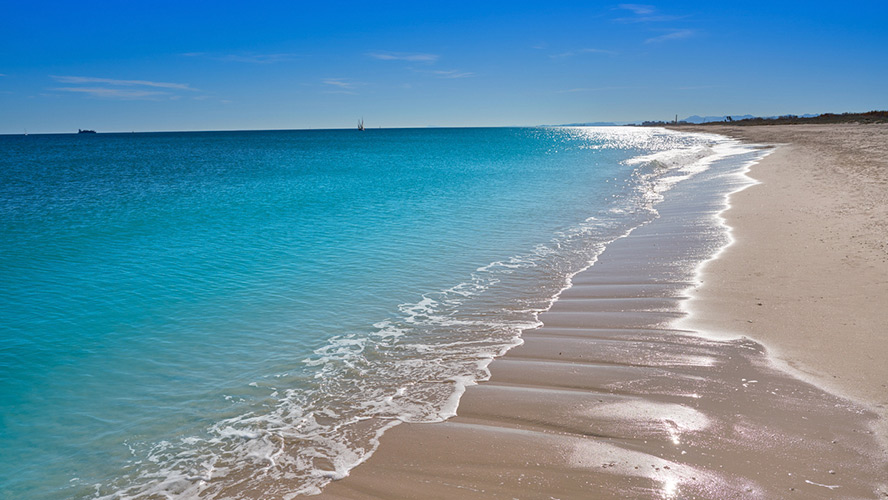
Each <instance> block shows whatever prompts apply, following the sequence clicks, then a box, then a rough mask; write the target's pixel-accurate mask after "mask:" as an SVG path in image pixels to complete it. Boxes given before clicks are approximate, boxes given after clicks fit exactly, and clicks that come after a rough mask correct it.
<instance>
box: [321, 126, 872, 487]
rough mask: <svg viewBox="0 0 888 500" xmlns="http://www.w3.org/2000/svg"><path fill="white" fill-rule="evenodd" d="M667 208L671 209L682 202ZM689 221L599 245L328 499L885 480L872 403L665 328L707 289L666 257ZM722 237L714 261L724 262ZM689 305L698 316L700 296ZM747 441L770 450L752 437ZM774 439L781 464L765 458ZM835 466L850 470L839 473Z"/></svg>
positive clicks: (731, 347) (761, 352)
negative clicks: (445, 414) (469, 376)
mask: <svg viewBox="0 0 888 500" xmlns="http://www.w3.org/2000/svg"><path fill="white" fill-rule="evenodd" d="M681 131H688V129H687V128H686V127H684V128H682V129H681ZM695 131H696V130H695ZM699 131H701V132H707V133H713V132H715V133H720V132H717V131H715V130H713V129H712V127H706V129H704V130H699ZM724 135H728V134H724ZM755 142H765V141H755ZM770 142H773V141H770ZM740 191H742V189H738V190H737V192H732V194H731V201H732V202H733V201H734V196H735V195H737V194H738V193H739V192H740ZM668 197H669V195H667V198H668ZM679 205H680V204H679ZM734 205H736V204H734ZM658 209H661V210H665V211H667V212H668V211H670V210H673V213H672V214H671V215H669V217H672V218H676V219H677V220H681V219H682V217H683V215H682V214H683V213H684V212H688V207H687V205H685V206H683V207H682V206H676V207H674V209H672V208H670V206H669V204H665V205H664V206H662V207H661V206H658ZM694 210H698V211H699V213H697V215H700V214H706V213H707V210H708V211H709V212H708V213H709V214H710V215H711V213H712V212H713V207H712V206H706V207H695V208H693V210H691V212H693V211H694ZM722 211H724V207H722V208H720V209H719V210H718V211H717V212H718V213H719V214H720V213H721V212H722ZM692 215H693V214H692ZM685 222H686V223H687V224H685V225H682V223H672V224H671V226H670V223H660V224H657V225H656V227H654V225H653V224H652V225H651V226H648V227H647V228H646V229H643V230H642V231H639V232H638V233H639V234H633V235H630V236H629V237H627V238H625V239H624V240H621V241H619V242H618V244H616V245H613V248H612V247H609V248H608V249H607V250H605V253H604V254H602V256H601V259H602V261H603V263H602V262H598V263H596V265H595V266H593V267H592V268H590V269H589V270H587V271H584V272H583V273H580V274H579V275H577V277H576V279H575V280H574V282H573V286H572V287H570V288H569V289H567V290H566V291H565V292H564V293H563V294H562V296H561V297H559V299H558V301H556V302H555V304H554V305H553V308H552V309H551V310H550V311H547V312H545V313H543V314H541V318H540V319H541V321H542V322H543V324H544V326H543V327H541V328H538V329H534V330H529V331H525V333H524V335H523V339H524V341H525V342H524V344H523V345H522V346H520V347H517V348H515V349H513V350H511V351H509V353H507V354H506V355H505V356H503V357H501V358H498V359H497V360H495V361H494V362H493V363H492V364H491V371H492V376H491V380H490V381H488V382H483V383H481V384H479V385H477V386H473V387H470V388H469V389H468V390H467V391H466V394H465V396H464V397H463V400H462V401H461V402H460V407H459V412H458V413H459V416H458V417H456V418H454V419H451V420H449V421H447V422H444V423H440V424H404V425H399V426H397V427H396V428H394V429H392V430H391V431H389V432H388V433H386V435H385V436H384V437H383V438H382V443H381V446H380V447H379V450H378V451H377V454H376V455H374V457H372V458H371V459H370V460H369V461H368V462H367V463H366V464H364V465H362V466H361V467H358V468H357V469H355V470H354V471H352V474H351V476H350V477H348V478H346V479H344V480H341V481H337V482H334V483H332V484H330V485H328V486H327V488H326V489H325V490H324V492H323V493H322V495H323V497H324V498H373V497H386V498H390V497H391V498H397V497H411V496H414V495H417V494H420V492H422V494H424V495H427V496H428V495H431V496H435V497H457V496H459V497H466V498H467V497H479V498H480V497H484V498H487V497H499V496H503V497H509V495H512V494H516V493H524V494H527V492H528V491H530V492H533V493H535V494H543V493H545V494H558V495H566V496H567V497H577V496H579V495H583V494H586V495H588V494H590V493H594V494H595V495H596V496H597V497H602V498H604V497H613V498H621V497H625V496H627V495H628V496H632V497H651V498H660V497H664V496H665V497H666V498H673V497H675V495H678V494H681V495H688V494H691V495H694V494H697V495H701V496H703V497H706V498H711V497H713V496H721V495H724V496H728V497H730V496H743V497H752V498H755V497H762V498H766V497H769V496H773V495H775V494H778V492H780V494H784V493H788V492H796V493H798V494H800V495H804V497H805V498H828V497H829V496H830V494H831V493H830V492H831V491H833V490H834V489H838V488H843V490H842V491H843V492H844V493H843V494H844V495H848V494H852V492H854V493H853V494H854V495H855V496H864V497H865V496H868V494H867V492H869V494H873V493H874V492H875V488H881V487H882V486H881V484H879V486H873V485H874V484H877V483H878V479H876V478H880V477H881V473H882V472H884V467H882V466H881V464H868V460H869V459H870V457H872V456H873V455H874V454H876V453H878V452H877V451H876V449H875V448H874V447H873V445H872V441H873V439H872V436H871V431H867V430H866V429H868V428H869V427H870V426H871V425H872V422H874V421H875V420H876V417H875V415H874V414H872V413H871V412H868V411H866V410H864V409H862V408H860V407H857V406H855V405H853V404H850V402H848V401H846V400H843V399H842V398H839V397H836V396H833V395H831V394H828V393H825V392H823V391H821V390H820V389H817V388H816V387H813V386H811V385H810V384H808V383H806V382H804V381H801V380H798V379H796V378H794V377H791V376H789V375H788V374H787V373H785V372H783V371H781V370H777V369H774V368H773V367H772V366H771V365H772V364H773V363H771V362H770V359H771V358H770V357H768V356H767V355H766V354H765V349H764V348H763V347H762V346H761V345H760V344H757V343H755V342H751V341H749V340H746V339H742V338H741V339H735V340H732V341H717V340H711V339H707V338H704V337H700V336H698V335H697V334H696V333H695V332H685V331H682V330H677V329H674V328H670V327H669V326H664V325H670V324H672V323H674V322H675V320H678V319H680V318H681V317H682V316H683V315H684V312H683V310H682V309H683V308H682V307H681V306H682V305H683V302H682V301H684V300H685V299H687V297H684V296H682V292H683V291H688V290H690V289H693V288H694V286H695V285H698V283H694V282H693V279H692V278H697V276H696V275H695V276H692V277H687V276H686V278H685V280H684V281H682V279H678V280H676V279H675V276H676V275H677V273H676V269H670V268H669V265H670V262H673V263H674V262H676V261H677V260H680V258H681V255H683V254H681V252H682V251H683V250H682V249H683V248H685V247H687V246H688V244H687V242H685V241H683V240H685V239H686V238H687V229H688V228H689V227H692V226H693V222H692V221H691V222H688V221H685ZM664 224H665V225H664ZM736 236H737V234H736V233H735V237H736ZM652 245H653V247H654V248H656V249H657V252H658V254H654V255H652V254H651V246H652ZM721 245H722V248H721V250H720V253H719V255H718V257H719V258H718V259H715V260H714V261H721V260H725V258H724V257H725V255H722V254H723V253H724V252H725V251H726V250H728V248H727V247H725V242H724V241H722V242H721ZM699 246H700V245H698V247H699ZM732 247H733V245H732V246H731V248H732ZM697 251H698V252H699V251H700V248H697ZM659 252H662V253H665V254H670V255H671V257H672V260H671V261H670V260H669V259H664V258H660V255H659ZM675 252H678V253H675ZM704 257H705V255H698V256H696V258H697V259H698V262H702V261H705V260H707V259H705V258H704ZM684 258H688V256H687V255H684ZM652 261H653V262H652ZM714 261H713V262H714ZM711 264H712V262H710V263H709V265H707V267H706V269H705V270H704V272H712V271H711ZM698 271H699V269H698ZM695 273H696V271H695ZM707 281H708V279H707ZM695 295H696V296H699V295H700V293H699V291H698V293H696V294H695ZM695 299H696V297H695ZM692 310H693V311H694V312H695V315H694V320H698V319H699V316H697V314H696V310H697V305H696V303H695V304H693V305H692ZM717 331H725V329H724V328H722V329H719V330H717ZM736 333H739V332H736ZM703 334H704V335H705V332H703ZM565 354H566V355H565ZM739 374H743V375H746V377H742V378H741V377H740V376H739ZM704 381H705V382H704ZM759 388H767V389H768V390H767V391H766V392H761V391H758V390H757V389H759ZM779 391H783V392H779ZM726 396H730V397H728V398H727V399H726ZM732 399H733V400H734V401H733V402H732V401H729V400H732ZM787 401H789V402H790V404H788V405H787ZM780 405H787V406H788V407H787V408H779V406H780ZM800 418H801V419H804V420H805V421H806V422H804V424H803V425H800V424H799V422H798V420H799V419H800ZM838 422H842V426H843V427H844V428H843V429H835V427H836V424H837V423H838ZM732 433H733V434H736V433H739V434H741V435H743V437H744V438H745V439H738V438H737V436H731V434H732ZM767 436H770V437H767ZM814 436H816V438H815V437H814ZM827 436H828V437H832V438H837V439H828V440H827V439H826V437H827ZM775 437H776V438H777V439H774V438H775ZM747 441H748V442H747ZM768 441H775V442H774V443H771V444H769V443H768ZM753 442H754V443H756V446H758V447H761V448H764V451H762V450H751V449H749V444H750V443H753ZM777 442H780V444H779V446H780V448H779V454H780V456H781V457H782V458H783V461H785V462H787V463H781V464H779V465H778V466H777V467H774V466H771V467H766V468H765V469H762V467H763V466H764V464H766V463H767V462H769V461H770V460H769V458H770V459H773V457H774V453H777V452H778V449H777V448H775V446H778V444H777ZM839 443H840V444H839ZM488 448H490V449H488ZM681 448H688V449H681ZM566 450H570V451H569V452H567V451H566ZM703 457H707V458H703ZM716 464H717V467H716ZM839 466H842V467H844V468H846V469H847V468H853V469H855V471H856V472H854V473H853V474H852V475H850V476H849V475H848V474H847V473H846V470H843V471H842V472H843V473H844V475H843V477H836V476H835V474H836V471H835V470H834V468H838V467H839ZM723 467H725V468H727V469H730V470H731V472H730V473H728V472H726V471H725V470H724V469H722V468H723ZM772 469H778V470H779V473H778V470H772ZM784 469H785V470H784ZM787 471H788V472H787ZM787 478H789V479H787ZM698 479H699V480H698ZM830 480H832V482H830ZM880 491H882V490H880Z"/></svg>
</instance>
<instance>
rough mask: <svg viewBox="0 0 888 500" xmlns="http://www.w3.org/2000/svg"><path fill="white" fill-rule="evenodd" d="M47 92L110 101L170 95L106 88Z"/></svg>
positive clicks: (66, 88)
mask: <svg viewBox="0 0 888 500" xmlns="http://www.w3.org/2000/svg"><path fill="white" fill-rule="evenodd" d="M49 90H55V91H59V92H77V93H82V94H88V95H91V96H93V97H104V98H111V99H151V98H159V97H162V96H168V95H170V94H169V92H163V91H159V90H136V89H115V88H107V87H56V88H52V89H49Z"/></svg>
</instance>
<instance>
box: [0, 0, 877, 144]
mask: <svg viewBox="0 0 888 500" xmlns="http://www.w3.org/2000/svg"><path fill="white" fill-rule="evenodd" d="M886 21H888V2H885V1H883V0H880V1H863V2H854V1H852V2H819V1H816V0H812V1H807V2H781V1H779V0H770V1H758V0H752V1H732V2H721V1H705V2H704V1H660V2H653V3H649V4H648V3H643V4H642V3H617V2H614V3H610V2H596V1H585V2H578V1H576V2H575V1H555V2H541V1H539V0H536V1H527V2H525V1H521V0H515V1H510V2H499V1H483V0H475V1H472V2H459V1H453V2H421V1H412V2H386V1H382V0H377V1H363V2H337V1H325V2H306V1H293V0H291V1H262V0H256V1H253V2H246V1H238V2H233V1H226V0H218V1H190V0H179V1H175V2H172V1H165V0H159V1H152V2H133V1H119V2H110V1H109V2H101V1H92V0H79V1H70V0H67V1H60V2H52V1H40V0H34V1H27V2H25V1H18V0H0V134H20V133H23V132H25V131H27V132H29V133H55V132H72V131H76V130H77V129H79V128H88V129H95V130H98V131H100V132H110V131H120V132H129V131H175V130H252V129H260V130H267V129H301V128H349V127H354V126H356V124H357V121H358V120H359V119H360V118H362V117H363V119H364V120H365V123H366V125H367V127H368V128H375V127H427V126H448V127H453V126H513V125H518V126H523V125H528V126H529V125H541V124H561V123H576V122H611V121H613V122H629V121H641V120H671V119H672V118H674V117H675V115H679V118H682V117H686V116H689V115H743V114H752V115H757V116H771V115H782V114H804V113H823V112H845V111H851V112H859V111H870V110H874V109H888V27H886V26H888V24H886Z"/></svg>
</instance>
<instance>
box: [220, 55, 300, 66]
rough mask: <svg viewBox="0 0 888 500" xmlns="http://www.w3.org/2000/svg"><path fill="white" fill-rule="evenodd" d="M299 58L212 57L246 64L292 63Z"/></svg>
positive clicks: (266, 56) (275, 56) (257, 56)
mask: <svg viewBox="0 0 888 500" xmlns="http://www.w3.org/2000/svg"><path fill="white" fill-rule="evenodd" d="M298 57H300V55H299V54H289V53H281V54H228V55H224V56H219V57H214V59H216V60H218V61H226V62H239V63H248V64H274V63H279V62H285V61H292V60H295V59H297V58H298Z"/></svg>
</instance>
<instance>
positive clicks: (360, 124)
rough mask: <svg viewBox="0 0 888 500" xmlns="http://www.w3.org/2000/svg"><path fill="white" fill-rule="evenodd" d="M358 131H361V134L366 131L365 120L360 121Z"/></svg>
mask: <svg viewBox="0 0 888 500" xmlns="http://www.w3.org/2000/svg"><path fill="white" fill-rule="evenodd" d="M358 130H360V131H361V132H363V131H364V119H363V118H361V119H360V120H359V121H358Z"/></svg>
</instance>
